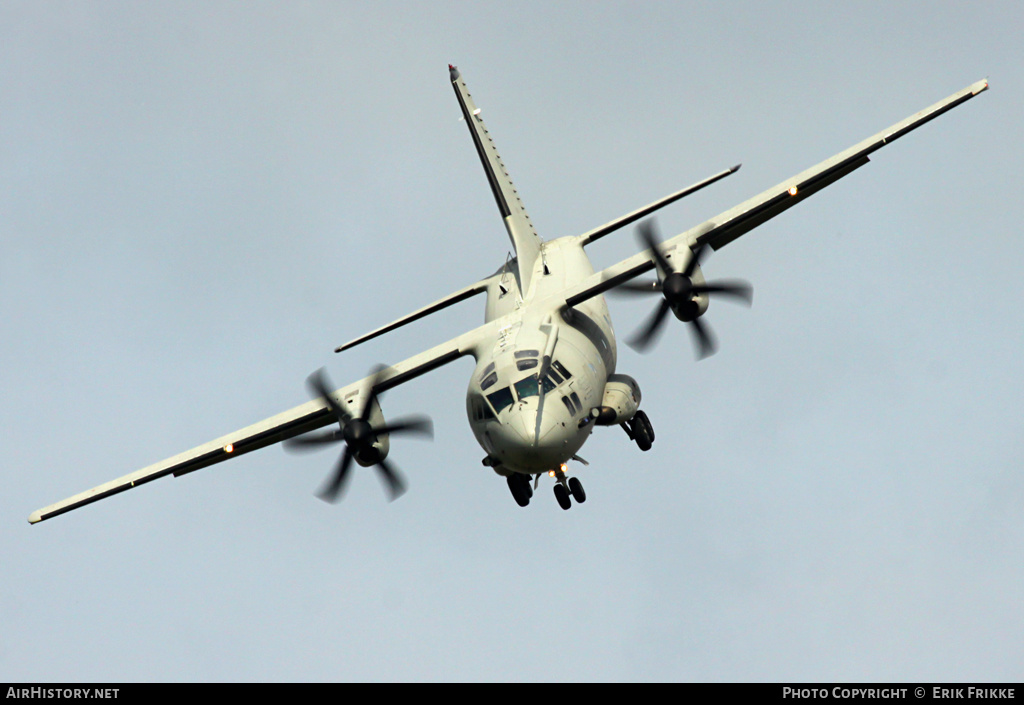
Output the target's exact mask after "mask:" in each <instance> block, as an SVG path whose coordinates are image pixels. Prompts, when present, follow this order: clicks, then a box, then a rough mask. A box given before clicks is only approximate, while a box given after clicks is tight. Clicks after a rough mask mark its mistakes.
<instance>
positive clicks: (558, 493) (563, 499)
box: [555, 483, 572, 509]
mask: <svg viewBox="0 0 1024 705" xmlns="http://www.w3.org/2000/svg"><path fill="white" fill-rule="evenodd" d="M555 499H557V500H558V506H559V507H561V508H562V509H568V508H569V507H571V506H572V500H571V499H569V492H568V490H566V489H565V485H563V484H561V483H559V484H557V485H555Z"/></svg>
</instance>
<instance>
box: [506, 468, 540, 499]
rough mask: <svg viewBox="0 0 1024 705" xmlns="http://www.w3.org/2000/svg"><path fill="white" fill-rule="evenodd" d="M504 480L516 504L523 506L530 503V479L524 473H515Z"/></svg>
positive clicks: (531, 493) (531, 490)
mask: <svg viewBox="0 0 1024 705" xmlns="http://www.w3.org/2000/svg"><path fill="white" fill-rule="evenodd" d="M505 480H506V482H508V489H509V490H510V491H511V492H512V498H513V499H515V500H516V504H518V505H519V506H520V507H525V506H526V505H527V504H529V503H530V497H532V496H533V489H532V488H531V487H530V481H529V480H528V479H527V478H526V476H525V475H520V474H519V473H515V474H514V475H509V476H508V477H506V478H505Z"/></svg>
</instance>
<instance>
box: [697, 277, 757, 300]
mask: <svg viewBox="0 0 1024 705" xmlns="http://www.w3.org/2000/svg"><path fill="white" fill-rule="evenodd" d="M693 293H695V294H721V295H724V296H729V297H732V298H736V299H739V300H740V301H742V302H744V303H746V304H747V306H750V305H751V304H752V303H753V302H754V288H753V287H752V286H750V284H748V283H747V282H745V281H743V280H741V279H720V280H718V281H713V282H708V283H706V284H695V285H694V287H693Z"/></svg>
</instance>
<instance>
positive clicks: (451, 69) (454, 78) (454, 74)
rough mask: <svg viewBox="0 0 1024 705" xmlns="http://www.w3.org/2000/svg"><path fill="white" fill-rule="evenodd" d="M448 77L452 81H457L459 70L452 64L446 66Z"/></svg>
mask: <svg viewBox="0 0 1024 705" xmlns="http://www.w3.org/2000/svg"><path fill="white" fill-rule="evenodd" d="M448 75H449V76H450V77H451V79H452V81H457V80H458V79H459V70H458V69H457V68H456V67H455V65H454V64H448Z"/></svg>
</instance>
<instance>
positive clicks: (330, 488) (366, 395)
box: [284, 367, 434, 502]
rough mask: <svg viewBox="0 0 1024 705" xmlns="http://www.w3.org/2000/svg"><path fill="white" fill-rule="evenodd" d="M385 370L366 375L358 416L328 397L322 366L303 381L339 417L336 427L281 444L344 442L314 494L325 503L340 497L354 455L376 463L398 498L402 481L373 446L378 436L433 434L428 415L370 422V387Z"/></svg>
mask: <svg viewBox="0 0 1024 705" xmlns="http://www.w3.org/2000/svg"><path fill="white" fill-rule="evenodd" d="M384 369H385V368H384V367H378V368H377V369H376V370H375V371H374V373H373V374H372V375H371V376H370V377H369V382H368V383H367V385H366V388H365V389H364V391H363V394H362V395H361V396H362V399H363V400H364V401H363V408H362V409H361V410H360V411H359V413H358V414H357V415H353V414H350V413H349V412H348V411H346V410H345V409H344V408H343V407H342V406H341V405H339V404H338V402H337V401H335V399H334V397H333V396H331V391H330V384H329V382H328V380H327V373H326V372H324V370H323V368H321V369H319V370H317V371H316V372H314V373H313V374H311V375H310V376H309V378H308V379H307V380H306V384H307V386H308V387H309V389H310V391H311V392H313V394H314V395H316V396H317V397H322V398H323V399H324V401H326V402H327V406H328V407H329V408H330V410H331V412H332V413H333V414H334V416H335V417H337V419H338V425H339V428H338V429H337V430H333V431H326V432H321V433H308V434H306V435H304V436H297V437H295V438H291V439H289V440H287V441H285V442H284V443H285V446H286V447H287V448H289V449H292V450H309V449H315V448H320V447H322V446H325V445H333V444H336V443H342V442H343V443H345V449H344V450H343V451H342V453H341V457H340V458H339V459H338V462H337V464H336V465H335V468H334V472H333V473H332V474H331V476H330V478H328V481H327V482H326V483H324V486H323V487H322V488H321V489H320V491H319V492H317V496H318V497H319V498H320V499H322V500H324V501H326V502H337V501H338V500H339V499H340V498H341V494H342V491H343V490H344V487H345V482H346V480H347V479H348V475H349V471H350V470H351V468H352V460H353V458H355V459H356V460H357V461H358V462H359V464H360V465H363V466H367V467H368V466H371V465H373V466H376V468H377V472H378V473H379V475H380V477H381V479H382V480H383V482H384V484H385V486H386V487H387V490H388V495H389V499H391V500H394V499H397V498H398V497H399V496H401V495H402V493H404V492H405V482H404V481H403V480H402V477H401V475H400V473H399V472H398V470H397V468H395V467H394V465H393V464H392V463H389V462H387V461H386V460H385V459H384V455H383V454H381V452H380V451H379V450H378V449H377V448H375V447H374V444H375V443H376V442H377V439H378V437H379V436H382V435H385V434H391V433H399V434H401V433H419V434H422V435H426V436H428V437H430V438H433V436H434V425H433V422H432V421H431V420H430V418H429V417H427V416H409V417H406V418H404V419H400V420H396V421H393V422H391V423H390V424H386V425H384V426H380V427H377V428H375V427H374V426H373V425H372V424H371V423H370V414H371V412H372V410H373V400H374V398H375V397H376V396H377V395H375V394H374V392H373V390H374V387H376V386H377V383H378V382H379V381H380V379H381V374H382V372H383V370H384Z"/></svg>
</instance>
